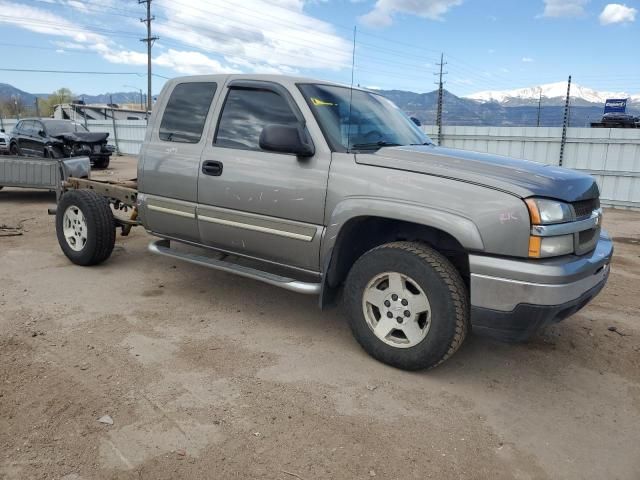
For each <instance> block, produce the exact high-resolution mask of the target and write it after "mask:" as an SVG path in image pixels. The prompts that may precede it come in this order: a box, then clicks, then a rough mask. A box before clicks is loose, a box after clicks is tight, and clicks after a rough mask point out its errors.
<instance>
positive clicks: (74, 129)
mask: <svg viewBox="0 0 640 480" xmlns="http://www.w3.org/2000/svg"><path fill="white" fill-rule="evenodd" d="M108 137H109V134H108V133H98V132H90V131H89V130H87V128H86V127H85V126H84V125H81V124H79V123H77V122H74V121H72V120H56V119H39V118H26V119H24V120H20V122H18V124H17V125H16V126H15V128H14V129H13V132H12V133H11V140H10V144H9V151H10V153H11V155H25V156H30V157H51V158H65V157H89V159H90V160H91V164H92V165H93V166H94V167H95V168H107V167H108V166H109V160H110V157H111V154H112V153H113V148H112V147H111V146H110V145H107V138H108Z"/></svg>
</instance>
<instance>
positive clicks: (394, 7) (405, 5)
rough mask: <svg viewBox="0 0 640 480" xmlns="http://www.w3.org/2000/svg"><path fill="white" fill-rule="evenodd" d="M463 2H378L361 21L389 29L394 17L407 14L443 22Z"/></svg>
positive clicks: (460, 0) (383, 0) (439, 0)
mask: <svg viewBox="0 0 640 480" xmlns="http://www.w3.org/2000/svg"><path fill="white" fill-rule="evenodd" d="M462 1H463V0H422V1H420V0H377V1H376V4H375V5H374V7H373V10H371V11H370V12H369V13H367V14H365V15H363V16H361V17H360V21H361V22H362V23H364V24H365V25H368V26H370V27H387V26H389V25H391V24H392V23H393V15H395V14H396V13H406V14H410V15H417V16H419V17H423V18H428V19H430V20H442V17H443V15H444V14H445V13H447V12H448V11H449V10H450V9H451V8H453V7H457V6H458V5H462Z"/></svg>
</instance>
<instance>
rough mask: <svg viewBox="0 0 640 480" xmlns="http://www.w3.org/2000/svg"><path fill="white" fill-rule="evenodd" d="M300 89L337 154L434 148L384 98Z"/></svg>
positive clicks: (319, 88)
mask: <svg viewBox="0 0 640 480" xmlns="http://www.w3.org/2000/svg"><path fill="white" fill-rule="evenodd" d="M299 88H300V91H301V92H302V94H303V95H304V97H305V100H306V101H307V103H308V104H309V108H311V110H312V111H313V114H314V116H315V118H316V120H317V121H318V123H319V124H320V127H321V128H322V130H323V132H324V134H325V136H326V137H327V140H328V141H329V143H330V145H331V148H332V149H333V150H336V151H340V152H348V151H367V150H378V149H380V148H382V147H393V146H400V145H430V144H432V142H431V140H430V139H429V137H427V136H426V135H425V134H424V133H423V132H422V131H421V130H420V129H419V128H418V127H417V126H416V125H415V123H413V122H412V121H411V120H410V119H409V117H407V116H406V115H405V114H404V112H402V110H400V109H399V108H398V107H397V106H396V105H395V104H394V103H393V102H391V101H390V100H388V99H386V98H385V97H383V96H382V95H378V94H375V93H372V92H366V91H362V90H356V89H354V90H353V92H352V91H351V89H350V88H348V87H338V86H334V85H321V84H301V85H299Z"/></svg>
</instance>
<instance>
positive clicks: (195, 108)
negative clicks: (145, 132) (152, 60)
mask: <svg viewBox="0 0 640 480" xmlns="http://www.w3.org/2000/svg"><path fill="white" fill-rule="evenodd" d="M215 93H216V83H215V82H189V83H179V84H178V85H176V86H175V88H174V89H173V92H171V96H170V97H169V101H168V102H167V106H166V107H165V109H164V114H163V115H162V122H161V123H160V133H159V135H160V140H164V141H165V142H181V143H198V142H199V141H200V138H201V137H202V130H203V129H204V123H205V121H206V120H207V114H208V113H209V107H211V102H212V101H213V96H214V95H215Z"/></svg>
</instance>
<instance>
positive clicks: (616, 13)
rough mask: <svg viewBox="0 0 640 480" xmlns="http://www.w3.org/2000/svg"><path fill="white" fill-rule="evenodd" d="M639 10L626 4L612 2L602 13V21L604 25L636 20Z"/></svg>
mask: <svg viewBox="0 0 640 480" xmlns="http://www.w3.org/2000/svg"><path fill="white" fill-rule="evenodd" d="M636 13H638V10H636V9H635V8H632V7H627V6H626V5H624V4H622V5H621V4H619V3H610V4H608V5H607V6H606V7H604V10H602V13H601V14H600V23H601V24H602V25H611V24H613V23H628V22H635V20H636Z"/></svg>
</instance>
